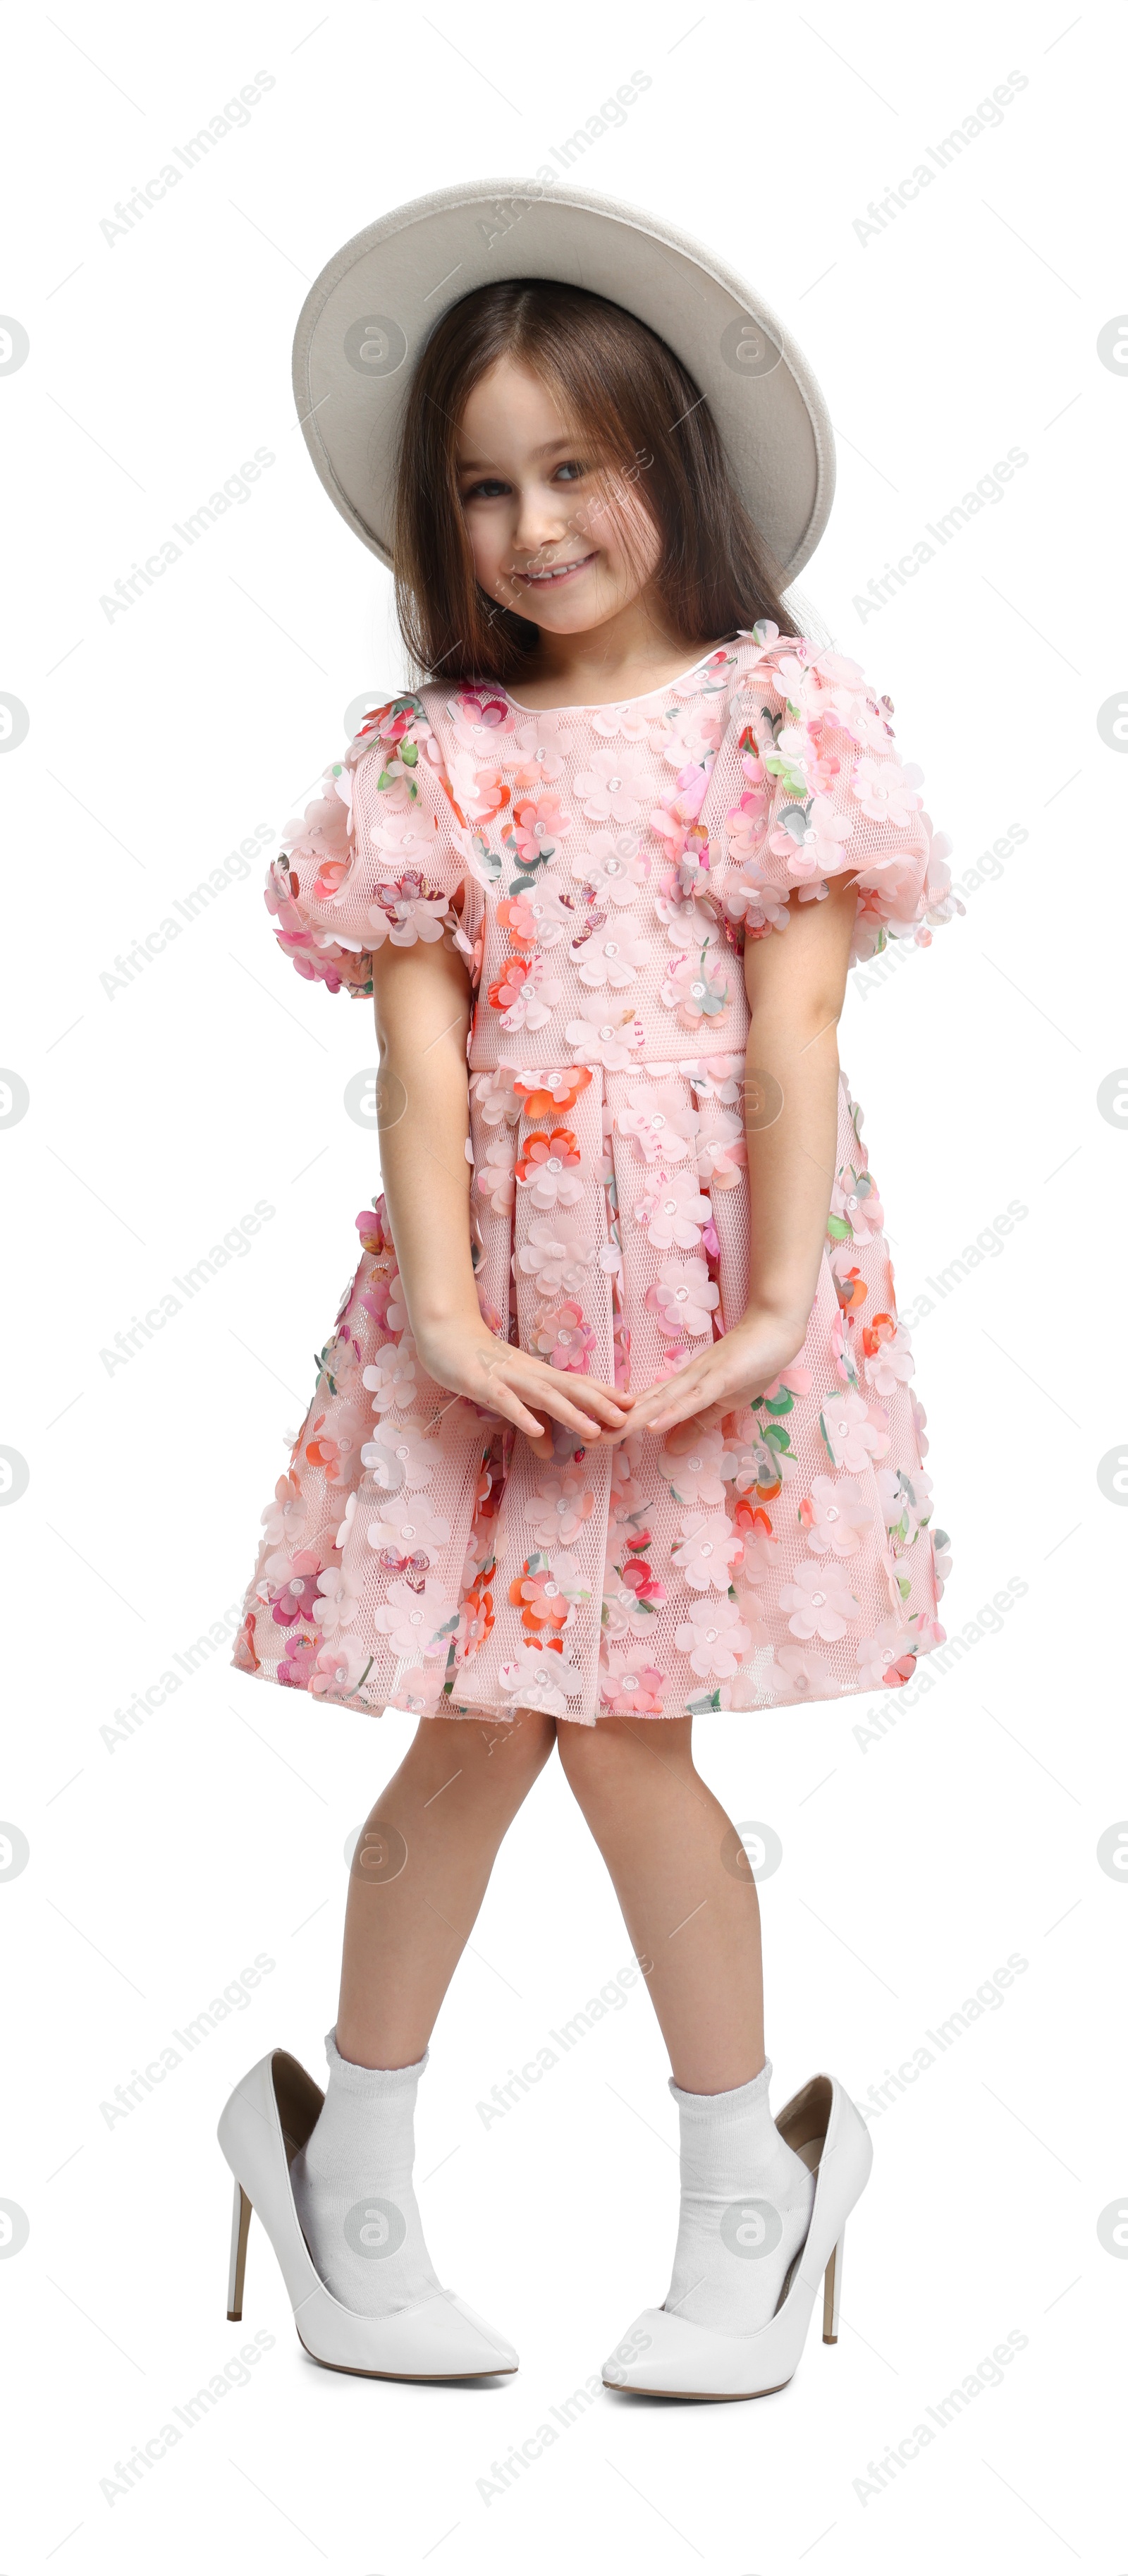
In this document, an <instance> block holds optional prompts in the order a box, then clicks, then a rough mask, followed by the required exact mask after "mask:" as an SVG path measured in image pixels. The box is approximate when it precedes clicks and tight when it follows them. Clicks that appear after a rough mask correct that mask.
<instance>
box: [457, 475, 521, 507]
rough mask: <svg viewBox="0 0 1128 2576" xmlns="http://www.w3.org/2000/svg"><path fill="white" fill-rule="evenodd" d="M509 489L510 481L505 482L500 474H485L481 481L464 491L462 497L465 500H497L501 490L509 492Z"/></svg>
mask: <svg viewBox="0 0 1128 2576" xmlns="http://www.w3.org/2000/svg"><path fill="white" fill-rule="evenodd" d="M508 490H509V485H508V483H503V482H502V481H501V479H500V477H499V476H498V475H496V474H485V475H483V477H482V480H481V482H480V483H472V484H471V486H470V489H469V491H468V492H464V493H463V495H462V498H463V500H464V501H496V499H497V496H498V493H499V492H508Z"/></svg>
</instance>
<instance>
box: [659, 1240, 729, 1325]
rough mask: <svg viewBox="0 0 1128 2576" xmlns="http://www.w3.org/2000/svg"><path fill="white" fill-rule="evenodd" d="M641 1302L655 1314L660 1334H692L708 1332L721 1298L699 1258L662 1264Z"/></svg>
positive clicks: (706, 1266)
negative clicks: (643, 1300)
mask: <svg viewBox="0 0 1128 2576" xmlns="http://www.w3.org/2000/svg"><path fill="white" fill-rule="evenodd" d="M645 1302H646V1304H647V1305H648V1306H649V1307H650V1309H651V1312H652V1313H653V1314H655V1315H657V1318H658V1330H659V1332H660V1333H669V1334H671V1335H673V1334H675V1333H687V1334H690V1335H693V1334H695V1333H708V1332H711V1331H712V1323H713V1309H714V1307H715V1306H719V1305H720V1302H721V1296H720V1290H719V1289H718V1288H715V1287H714V1286H713V1282H712V1280H711V1279H710V1277H709V1266H708V1263H707V1262H705V1261H702V1260H701V1259H700V1258H699V1259H698V1260H696V1261H664V1262H663V1264H662V1267H661V1270H660V1271H659V1273H658V1277H657V1280H656V1281H655V1284H654V1286H653V1287H652V1288H648V1289H647V1291H646V1299H645Z"/></svg>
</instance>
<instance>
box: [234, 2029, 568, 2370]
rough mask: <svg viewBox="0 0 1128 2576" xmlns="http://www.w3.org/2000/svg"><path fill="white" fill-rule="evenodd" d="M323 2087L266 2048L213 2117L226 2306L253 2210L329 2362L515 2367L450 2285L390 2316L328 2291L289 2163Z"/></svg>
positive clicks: (315, 2356) (314, 2347) (298, 2314)
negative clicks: (219, 2161) (224, 2216)
mask: <svg viewBox="0 0 1128 2576" xmlns="http://www.w3.org/2000/svg"><path fill="white" fill-rule="evenodd" d="M323 2100H324V2095H323V2094H322V2092H321V2089H320V2087H319V2086H318V2085H317V2084H315V2083H314V2080H313V2077H312V2075H307V2074H306V2071H305V2068H304V2066H299V2064H298V2061H297V2059H296V2058H294V2057H290V2056H289V2055H288V2054H287V2052H286V2050H285V2049H284V2048H275V2049H272V2050H271V2053H270V2055H269V2056H268V2057H263V2058H260V2060H259V2063H258V2065H257V2066H252V2068H251V2070H250V2073H249V2074H248V2075H245V2076H244V2077H243V2080H242V2083H241V2084H237V2085H236V2087H235V2090H234V2092H233V2094H232V2096H231V2099H230V2101H229V2102H228V2103H227V2105H226V2108H225V2109H224V2111H223V2114H222V2116H221V2119H220V2123H219V2130H218V2136H219V2143H220V2146H221V2147H222V2149H223V2153H224V2155H225V2157H226V2159H227V2162H228V2164H229V2165H230V2167H231V2171H232V2173H233V2174H234V2176H235V2205H234V2210H233V2213H232V2221H231V2268H230V2273H229V2276H228V2289H227V2314H228V2317H229V2318H230V2320H231V2321H232V2323H233V2324H236V2325H237V2324H238V2323H239V2322H240V2320H241V2318H242V2314H243V2273H244V2268H245V2265H246V2259H247V2232H248V2229H249V2227H250V2223H251V2213H252V2210H257V2211H258V2214H259V2217H260V2219H261V2220H262V2224H263V2226H264V2227H265V2229H266V2232H267V2235H268V2236H269V2238H270V2242H271V2244H272V2245H273V2247H274V2251H275V2253H276V2255H277V2257H278V2262H279V2268H280V2270H281V2273H282V2278H283V2280H284V2281H285V2284H286V2288H287V2290H288V2292H289V2296H290V2305H291V2307H292V2308H293V2311H294V2323H295V2325H296V2327H297V2330H298V2341H299V2343H301V2344H302V2345H303V2346H304V2348H305V2350H306V2352H308V2353H309V2355H310V2358H311V2360H313V2361H319V2362H321V2363H322V2364H323V2365H324V2367H325V2369H326V2370H348V2371H355V2372H356V2373H358V2375H359V2376H360V2377H361V2378H363V2379H485V2378H493V2377H494V2376H495V2375H500V2374H501V2373H502V2372H508V2371H513V2370H516V2368H517V2355H516V2353H515V2352H514V2349H513V2346H512V2344H510V2343H507V2342H506V2341H505V2338H504V2336H503V2335H499V2334H498V2333H497V2332H496V2330H495V2328H494V2327H493V2326H491V2325H487V2323H486V2320H485V2318H484V2317H480V2316H478V2314H477V2313H476V2311H475V2309H473V2308H471V2307H468V2306H467V2304H466V2301H465V2299H460V2298H458V2297H457V2296H456V2294H455V2292H454V2291H453V2290H437V2291H436V2292H435V2293H434V2295H433V2296H432V2297H430V2298H426V2299H421V2300H420V2301H419V2302H418V2303H417V2304H416V2306H414V2307H410V2308H401V2309H399V2310H398V2311H397V2313H396V2314H395V2315H394V2316H388V2317H364V2316H358V2315H356V2314H355V2313H354V2311H353V2310H352V2309H351V2308H344V2307H342V2306H341V2303H340V2301H339V2300H338V2299H335V2298H334V2297H333V2295H332V2293H331V2291H329V2290H327V2289H326V2287H325V2283H324V2281H323V2280H322V2279H321V2276H320V2273H319V2272H318V2271H317V2269H316V2267H315V2265H314V2261H313V2257H312V2255H311V2253H310V2250H309V2247H308V2245H307V2244H306V2240H305V2237H304V2236H303V2234H302V2231H301V2227H300V2226H299V2223H298V2213H297V2210H296V2209H295V2206H294V2194H293V2187H292V2185H291V2181H290V2165H291V2163H292V2161H293V2158H294V2157H295V2156H296V2155H297V2154H298V2152H299V2150H300V2149H301V2148H302V2147H304V2145H305V2143H306V2140H307V2138H308V2137H309V2134H310V2131H311V2129H312V2128H313V2125H314V2122H315V2121H316V2119H317V2117H318V2114H319V2112H320V2110H321V2105H322V2101H323Z"/></svg>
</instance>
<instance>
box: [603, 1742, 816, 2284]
mask: <svg viewBox="0 0 1128 2576" xmlns="http://www.w3.org/2000/svg"><path fill="white" fill-rule="evenodd" d="M692 1731H693V1720H692V1718H688V1717H687V1718H670V1719H662V1720H661V1721H660V1722H659V1721H657V1720H649V1721H648V1720H647V1719H645V1718H631V1717H612V1718H603V1719H601V1720H600V1721H599V1723H598V1725H596V1726H595V1727H580V1726H575V1725H572V1726H567V1725H564V1724H561V1726H560V1727H559V1728H558V1731H557V1741H558V1744H559V1748H560V1759H561V1763H562V1765H563V1768H564V1770H565V1772H566V1774H567V1777H568V1780H569V1782H570V1784H571V1787H572V1789H573V1791H574V1794H575V1796H576V1798H577V1800H578V1802H579V1804H580V1806H581V1808H582V1809H583V1812H584V1815H585V1817H586V1819H587V1822H588V1824H589V1825H590V1827H591V1830H592V1833H593V1834H594V1836H595V1840H596V1842H597V1843H598V1845H599V1848H600V1851H601V1852H602V1854H603V1857H604V1860H605V1861H606V1863H607V1867H608V1869H609V1871H610V1873H611V1878H612V1880H613V1883H614V1887H615V1893H616V1895H617V1896H618V1899H619V1903H620V1905H621V1907H622V1911H623V1918H624V1921H625V1923H626V1926H627V1930H628V1932H629V1933H630V1936H631V1942H632V1946H633V1948H634V1950H635V1953H636V1955H637V1956H638V1958H639V1959H640V1960H641V1962H642V1966H643V1973H644V1975H645V1977H646V1982H647V1985H648V1986H649V1989H650V1995H651V2000H652V2002H653V2005H654V2009H655V2012H656V2013H657V2016H658V2020H659V2023H660V2025H661V2029H662V2034H663V2037H664V2039H665V2041H666V2046H667V2048H668V2050H669V2053H670V2063H671V2066H672V2068H673V2079H672V2083H671V2090H672V2092H673V2094H674V2098H675V2100H676V2102H677V2104H678V2111H679V2117H680V2122H681V2175H682V2201H681V2224H680V2228H679V2234H678V2244H677V2252H676V2254H675V2258H674V2270H673V2278H672V2280H671V2284H670V2289H669V2292H668V2294H667V2297H666V2303H665V2304H666V2306H667V2308H669V2309H671V2310H676V2311H677V2312H678V2313H679V2314H680V2315H682V2316H684V2317H687V2318H688V2319H689V2320H690V2321H691V2322H692V2323H694V2324H699V2325H706V2326H714V2327H717V2328H719V2329H720V2330H722V2331H724V2332H727V2333H745V2334H747V2333H753V2332H754V2331H755V2329H756V2327H757V2326H759V2325H761V2324H763V2323H764V2322H765V2320H766V2318H767V2317H768V2316H770V2315H771V2313H772V2310H773V2309H774V2307H775V2305H776V2301H777V2299H778V2296H779V2292H780V2289H781V2287H782V2283H783V2280H784V2276H785V2274H786V2271H787V2268H788V2266H789V2264H790V2262H791V2259H792V2256H793V2255H794V2253H795V2252H796V2250H797V2248H798V2247H799V2246H800V2245H801V2244H802V2242H803V2238H804V2236H805V2235H806V2231H807V2226H808V2222H809V2219H810V2210H811V2201H812V2198H813V2194H814V2183H813V2177H812V2176H811V2175H810V2174H809V2173H808V2171H807V2169H806V2167H805V2166H804V2165H803V2164H802V2163H801V2161H800V2159H799V2157H798V2156H796V2155H795V2154H793V2152H792V2150H791V2148H790V2147H788V2146H786V2145H785V2144H784V2141H783V2140H782V2138H781V2137H780V2135H779V2131H778V2130H777V2128H776V2126H775V2122H774V2121H773V2119H772V2117H771V2112H770V2109H769V2104H768V2082H769V2079H770V2075H771V2068H770V2066H768V2065H767V2064H766V2062H765V2058H764V2016H763V1988H762V1974H761V1960H760V1914H759V1906H758V1903H757V1897H756V1885H755V1881H754V1879H753V1878H752V1876H751V1873H750V1871H749V1870H748V1868H747V1865H746V1863H744V1862H743V1861H742V1858H741V1851H740V1844H739V1840H738V1838H737V1835H736V1832H735V1830H734V1828H733V1826H732V1824H731V1822H730V1819H729V1817H728V1816H727V1815H726V1814H725V1810H724V1808H723V1807H722V1806H721V1804H720V1801H719V1799H717V1798H715V1797H714V1795H713V1792H712V1790H711V1789H710V1788H708V1787H707V1785H706V1783H705V1781H704V1780H702V1778H701V1776H700V1774H699V1772H698V1771H697V1770H696V1768H695V1766H694V1761H693V1750H692Z"/></svg>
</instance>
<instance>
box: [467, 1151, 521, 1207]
mask: <svg viewBox="0 0 1128 2576" xmlns="http://www.w3.org/2000/svg"><path fill="white" fill-rule="evenodd" d="M516 1154H517V1145H516V1140H515V1138H514V1137H512V1136H507V1135H504V1134H502V1135H500V1136H491V1137H490V1138H489V1141H488V1143H487V1145H486V1150H485V1154H484V1156H483V1159H482V1160H481V1162H479V1163H478V1164H477V1165H476V1167H475V1171H474V1187H475V1189H476V1190H478V1191H479V1192H480V1194H481V1196H482V1197H483V1198H484V1199H488V1200H489V1203H490V1206H491V1208H492V1209H493V1212H494V1215H495V1216H505V1215H506V1214H507V1213H508V1211H509V1209H510V1208H511V1207H512V1205H513V1200H514V1196H515V1185H514V1179H513V1165H514V1161H515V1159H516Z"/></svg>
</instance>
